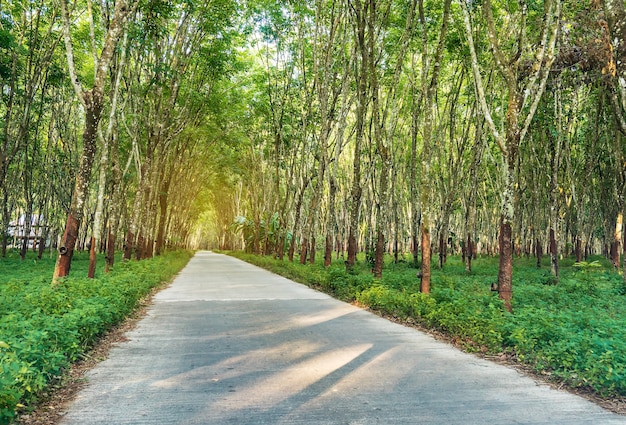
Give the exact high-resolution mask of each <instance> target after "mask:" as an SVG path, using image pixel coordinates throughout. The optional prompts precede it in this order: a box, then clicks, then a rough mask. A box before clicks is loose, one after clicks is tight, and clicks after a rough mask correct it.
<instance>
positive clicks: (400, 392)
mask: <svg viewBox="0 0 626 425" xmlns="http://www.w3.org/2000/svg"><path fill="white" fill-rule="evenodd" d="M127 337H128V339H129V341H127V342H124V343H121V344H120V345H119V346H117V347H116V348H114V349H113V350H112V351H111V353H110V356H109V358H108V359H107V360H105V361H103V362H101V363H100V364H99V365H98V366H96V367H95V368H94V369H93V370H92V371H90V372H89V374H88V380H89V383H88V385H87V386H86V387H85V389H84V390H82V392H80V393H79V395H78V397H77V399H76V400H75V401H74V402H73V403H72V404H71V405H70V407H69V409H68V411H67V412H66V414H65V416H64V419H63V420H62V421H61V423H62V424H63V425H89V424H107V425H112V424H115V425H122V424H133V425H135V424H219V425H222V424H250V425H252V424H254V425H259V424H272V425H281V424H284V425H287V424H333V425H335V424H346V425H347V424H350V425H357V424H385V425H393V424H402V425H406V424H420V425H427V424H446V425H450V424H463V425H468V424H489V425H494V424H550V425H556V424H563V425H577V424H580V425H582V424H585V425H586V424H594V425H600V424H625V425H626V417H624V416H620V415H616V414H613V413H610V412H608V411H606V410H604V409H602V408H601V407H599V406H597V405H595V404H593V403H592V402H590V401H588V400H585V399H583V398H580V397H578V396H575V395H572V394H570V393H567V392H564V391H558V390H555V389H552V388H551V387H549V386H547V385H545V384H542V383H540V382H536V381H535V380H533V379H532V378H530V377H527V376H524V375H523V374H521V373H520V372H519V371H517V370H515V369H511V368H508V367H506V366H503V365H499V364H496V363H492V362H489V361H487V360H484V359H481V358H479V357H476V356H474V355H471V354H466V353H463V352H461V351H459V350H457V349H455V348H454V347H451V346H449V345H448V344H446V343H444V342H440V341H437V340H435V339H433V338H432V337H431V336H429V335H426V334H424V333H422V332H419V331H417V330H415V329H412V328H407V327H404V326H402V325H399V324H395V323H391V322H389V321H387V320H385V319H383V318H380V317H378V316H376V315H374V314H371V313H369V312H366V311H364V310H361V309H359V308H357V307H355V306H352V305H350V304H346V303H343V302H340V301H337V300H334V299H332V298H331V297H329V296H327V295H325V294H321V293H319V292H316V291H314V290H311V289H309V288H307V287H305V286H303V285H300V284H297V283H294V282H292V281H290V280H287V279H284V278H282V277H279V276H277V275H274V274H272V273H270V272H267V271H265V270H262V269H259V268H257V267H255V266H252V265H249V264H247V263H244V262H241V261H239V260H237V259H234V258H231V257H228V256H224V255H220V254H215V253H211V252H199V253H197V254H196V255H195V257H194V258H193V259H192V260H191V261H190V262H189V264H188V265H187V267H186V268H185V269H183V271H182V272H181V273H180V274H179V275H178V276H177V278H176V279H175V280H174V282H173V283H172V284H171V285H170V286H169V287H168V288H166V289H164V290H163V291H161V292H160V293H159V294H157V296H156V297H155V302H154V304H153V305H152V306H151V308H150V309H149V312H148V315H147V316H146V317H145V318H144V319H142V320H141V321H140V322H139V324H138V326H137V327H136V328H135V329H134V330H132V331H130V332H129V333H128V334H127Z"/></svg>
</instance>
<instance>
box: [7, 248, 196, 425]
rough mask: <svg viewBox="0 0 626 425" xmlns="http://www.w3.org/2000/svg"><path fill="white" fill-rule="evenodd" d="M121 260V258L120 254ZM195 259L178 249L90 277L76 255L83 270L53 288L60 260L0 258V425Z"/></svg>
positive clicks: (83, 258) (84, 257)
mask: <svg viewBox="0 0 626 425" xmlns="http://www.w3.org/2000/svg"><path fill="white" fill-rule="evenodd" d="M120 255H121V254H120ZM190 257H191V252H189V251H182V250H181V251H173V252H168V253H166V254H164V255H162V256H159V257H154V258H150V259H146V260H144V261H140V262H138V261H131V262H121V261H119V262H117V263H116V265H115V268H114V269H113V270H112V271H111V272H110V273H109V274H104V273H102V272H101V271H100V273H99V274H96V278H95V279H88V278H87V277H78V276H86V271H87V268H88V266H89V254H88V253H87V252H76V253H75V254H74V259H73V261H72V269H76V270H79V271H84V272H85V273H82V272H79V273H76V274H74V275H73V276H71V277H66V278H63V279H61V280H60V281H59V283H58V284H56V285H54V284H51V283H50V282H51V279H50V276H51V275H52V270H53V269H54V265H55V260H56V258H49V257H48V258H46V257H44V258H43V259H41V260H39V259H36V254H33V253H29V255H28V256H27V258H26V260H24V261H22V260H21V259H20V255H19V253H18V252H9V253H7V257H6V258H3V259H2V260H0V372H1V373H0V424H6V423H10V422H11V420H12V419H13V418H14V417H15V416H16V413H17V411H20V410H24V409H27V408H28V407H27V406H28V405H29V403H31V402H33V401H34V400H36V398H37V397H38V395H40V394H41V392H42V391H43V390H44V389H45V388H46V387H47V386H48V385H50V384H51V383H53V382H57V381H58V380H59V379H61V377H62V375H63V372H64V370H66V368H67V367H68V366H69V365H70V363H72V362H75V361H77V360H79V359H81V358H82V356H84V354H85V352H86V351H87V350H88V349H89V348H90V347H91V346H92V345H93V344H94V343H95V342H96V341H97V340H98V338H99V337H100V336H102V335H103V334H104V333H106V332H107V331H108V330H109V329H111V328H112V327H113V326H115V325H117V324H119V323H120V322H122V321H123V320H124V319H125V318H126V317H128V316H129V315H130V314H131V313H132V312H133V311H134V310H135V309H136V308H137V306H138V305H139V302H140V300H141V299H142V298H144V297H145V296H147V295H148V294H149V293H150V291H151V290H152V289H153V288H155V287H158V286H160V285H163V284H164V283H165V282H168V281H170V280H171V278H172V276H174V275H175V274H176V273H177V272H178V271H179V270H181V269H182V268H183V266H184V265H185V264H186V263H187V261H188V260H189V258H190Z"/></svg>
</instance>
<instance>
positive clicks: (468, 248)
mask: <svg viewBox="0 0 626 425" xmlns="http://www.w3.org/2000/svg"><path fill="white" fill-rule="evenodd" d="M465 251H466V253H467V254H466V257H465V271H466V272H468V273H469V272H471V271H472V256H473V252H474V243H473V242H472V234H471V233H468V234H467V245H466V247H465Z"/></svg>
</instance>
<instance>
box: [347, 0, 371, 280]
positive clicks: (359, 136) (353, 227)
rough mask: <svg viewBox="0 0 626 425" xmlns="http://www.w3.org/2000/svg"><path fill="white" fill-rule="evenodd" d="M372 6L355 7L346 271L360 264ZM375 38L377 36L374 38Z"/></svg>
mask: <svg viewBox="0 0 626 425" xmlns="http://www.w3.org/2000/svg"><path fill="white" fill-rule="evenodd" d="M367 9H368V5H367V4H366V3H361V2H360V1H358V2H357V5H356V6H355V7H353V9H352V10H353V12H354V13H355V15H356V16H355V21H356V24H357V28H356V36H357V40H356V45H355V48H356V50H357V51H356V53H357V54H358V56H359V59H360V66H359V67H356V68H357V69H358V71H357V75H356V81H357V108H356V109H357V110H356V136H355V141H354V162H353V164H352V189H351V191H350V193H351V199H350V222H349V227H348V259H347V261H346V269H347V270H348V271H349V270H350V269H352V268H353V267H354V265H355V264H356V255H357V237H358V229H359V216H360V214H359V213H360V210H361V195H362V193H363V189H362V187H361V146H362V145H363V135H364V131H365V115H366V111H367V88H368V87H367V67H368V62H369V52H368V47H367V44H366V39H365V27H366V22H367V21H366V14H367ZM372 36H373V35H372Z"/></svg>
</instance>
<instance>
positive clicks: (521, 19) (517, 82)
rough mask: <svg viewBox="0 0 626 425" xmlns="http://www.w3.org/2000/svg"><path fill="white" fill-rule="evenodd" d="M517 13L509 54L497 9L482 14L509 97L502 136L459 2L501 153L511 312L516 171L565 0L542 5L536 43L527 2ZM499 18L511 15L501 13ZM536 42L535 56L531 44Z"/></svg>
mask: <svg viewBox="0 0 626 425" xmlns="http://www.w3.org/2000/svg"><path fill="white" fill-rule="evenodd" d="M517 3H518V5H517V8H516V10H517V12H516V13H515V14H514V15H513V16H509V17H508V19H513V20H515V21H517V25H516V31H517V34H515V36H516V42H515V43H514V44H513V48H512V49H511V51H510V52H506V51H505V48H504V47H503V45H502V43H501V40H502V39H503V38H502V34H500V33H499V31H498V28H497V27H496V19H495V18H494V7H493V5H492V4H491V0H486V1H484V2H483V3H482V6H481V8H482V15H483V21H484V23H485V27H486V32H487V39H488V42H489V46H490V49H491V52H492V60H493V63H494V64H495V67H496V69H498V71H499V73H500V75H501V77H502V78H503V80H504V84H505V87H506V95H507V100H506V102H507V108H506V112H505V116H504V117H503V120H504V134H501V133H500V130H499V129H498V127H497V125H496V123H495V122H494V119H493V117H492V113H491V111H492V108H491V107H490V106H489V105H488V104H487V98H486V96H485V89H484V84H483V80H482V75H481V69H480V67H479V63H478V57H477V54H476V48H475V45H474V36H473V28H472V24H471V20H470V10H469V9H468V5H467V4H466V3H465V2H464V1H462V0H461V1H459V4H460V5H461V9H462V11H463V22H464V26H465V36H466V38H467V42H468V44H469V48H470V57H471V63H472V72H473V75H474V84H475V86H476V92H477V94H478V98H479V102H480V107H481V111H482V113H483V115H484V117H485V120H486V123H487V126H488V128H489V129H490V131H491V134H492V137H493V139H494V140H495V141H496V143H497V146H498V148H499V151H500V154H501V172H502V182H503V183H502V185H503V187H502V190H501V193H500V195H501V210H500V232H499V245H500V246H499V252H500V259H499V261H500V264H499V269H498V283H497V286H498V293H499V296H500V298H501V299H502V300H503V302H504V305H505V308H506V309H507V310H509V311H511V309H512V307H511V299H512V290H513V288H512V282H513V239H512V225H513V219H514V215H515V207H514V198H515V167H516V166H517V161H518V151H519V146H520V143H521V142H522V141H523V140H524V139H525V137H526V134H527V132H528V128H529V127H530V123H531V122H532V120H533V117H534V115H535V112H536V111H537V106H538V104H539V101H540V99H541V96H542V95H543V93H544V91H545V87H546V83H547V80H548V77H549V72H550V68H551V66H552V63H553V62H554V59H555V50H556V42H557V34H558V28H559V24H560V15H561V0H546V1H545V2H544V3H543V16H544V18H543V22H542V24H541V28H540V29H539V31H537V32H536V34H537V35H536V37H537V40H533V41H529V40H528V37H529V33H530V35H533V32H532V31H530V30H529V25H528V23H527V14H528V5H527V4H526V3H525V2H524V1H518V2H517ZM497 12H498V13H503V14H507V13H508V12H506V11H502V10H498V11H497ZM533 42H535V43H536V46H537V48H536V49H533V50H532V51H531V50H530V49H529V46H530V44H529V43H533ZM522 58H525V59H527V60H530V61H531V63H532V65H531V66H530V68H528V69H530V71H529V73H528V74H525V73H524V70H523V68H522V66H521V60H522Z"/></svg>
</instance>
